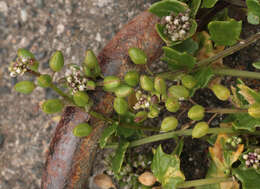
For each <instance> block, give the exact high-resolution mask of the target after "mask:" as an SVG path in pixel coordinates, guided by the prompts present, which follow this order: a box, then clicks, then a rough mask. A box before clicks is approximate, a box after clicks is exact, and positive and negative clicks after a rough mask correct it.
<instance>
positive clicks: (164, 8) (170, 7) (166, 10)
mask: <svg viewBox="0 0 260 189" xmlns="http://www.w3.org/2000/svg"><path fill="white" fill-rule="evenodd" d="M188 8H189V7H188V5H187V4H185V3H183V2H180V1H177V0H164V1H159V2H157V3H154V4H152V6H151V7H150V8H149V11H150V12H151V13H153V14H155V15H157V16H159V17H163V16H167V15H170V14H171V13H172V12H174V13H177V14H178V13H180V12H185V11H186V10H187V9H188Z"/></svg>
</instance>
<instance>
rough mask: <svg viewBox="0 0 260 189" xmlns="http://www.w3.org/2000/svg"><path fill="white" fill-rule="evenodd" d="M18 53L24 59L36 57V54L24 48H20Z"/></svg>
mask: <svg viewBox="0 0 260 189" xmlns="http://www.w3.org/2000/svg"><path fill="white" fill-rule="evenodd" d="M17 54H18V57H19V58H21V59H22V61H23V60H30V59H35V57H34V55H33V54H32V53H31V52H30V51H28V50H26V49H22V48H21V49H18V51H17Z"/></svg>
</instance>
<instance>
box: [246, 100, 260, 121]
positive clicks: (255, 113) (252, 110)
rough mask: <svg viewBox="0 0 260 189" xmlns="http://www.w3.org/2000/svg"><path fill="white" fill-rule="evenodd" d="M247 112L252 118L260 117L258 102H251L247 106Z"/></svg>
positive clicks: (259, 104)
mask: <svg viewBox="0 0 260 189" xmlns="http://www.w3.org/2000/svg"><path fill="white" fill-rule="evenodd" d="M248 114H249V115H250V116H252V117H253V118H256V119H258V118H260V103H255V104H252V105H251V106H250V107H249V108H248Z"/></svg>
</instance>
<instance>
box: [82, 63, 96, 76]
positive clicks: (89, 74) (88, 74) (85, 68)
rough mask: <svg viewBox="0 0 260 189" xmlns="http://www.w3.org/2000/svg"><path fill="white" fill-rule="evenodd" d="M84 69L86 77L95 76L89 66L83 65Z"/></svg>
mask: <svg viewBox="0 0 260 189" xmlns="http://www.w3.org/2000/svg"><path fill="white" fill-rule="evenodd" d="M83 71H84V74H85V76H86V77H89V78H93V77H94V74H93V73H92V71H91V69H90V68H88V67H87V66H85V65H84V66H83Z"/></svg>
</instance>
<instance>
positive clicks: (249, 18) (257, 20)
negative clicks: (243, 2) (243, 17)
mask: <svg viewBox="0 0 260 189" xmlns="http://www.w3.org/2000/svg"><path fill="white" fill-rule="evenodd" d="M247 21H248V22H249V23H250V24H253V25H258V24H259V23H260V18H259V16H257V15H255V14H254V13H252V12H249V13H248V15H247Z"/></svg>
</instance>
